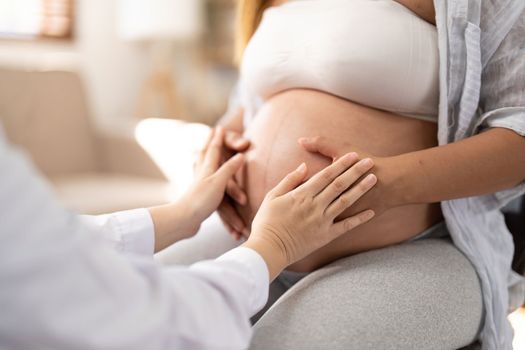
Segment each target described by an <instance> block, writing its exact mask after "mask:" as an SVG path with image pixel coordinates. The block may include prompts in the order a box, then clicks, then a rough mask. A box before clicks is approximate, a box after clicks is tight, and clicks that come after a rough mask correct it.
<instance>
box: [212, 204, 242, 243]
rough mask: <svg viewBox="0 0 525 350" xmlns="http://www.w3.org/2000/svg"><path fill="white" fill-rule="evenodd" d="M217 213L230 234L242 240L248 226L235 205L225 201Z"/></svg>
mask: <svg viewBox="0 0 525 350" xmlns="http://www.w3.org/2000/svg"><path fill="white" fill-rule="evenodd" d="M217 212H218V213H219V217H220V218H221V220H222V222H223V223H224V225H225V226H226V228H227V229H228V231H229V232H230V234H232V235H233V236H234V237H235V238H236V239H238V238H240V237H241V236H242V234H243V232H244V231H245V229H246V225H245V224H244V221H243V220H242V219H241V216H240V215H239V213H238V212H237V210H236V209H235V208H234V207H233V205H232V204H231V203H229V202H228V200H223V201H222V203H221V204H220V205H219V208H218V210H217Z"/></svg>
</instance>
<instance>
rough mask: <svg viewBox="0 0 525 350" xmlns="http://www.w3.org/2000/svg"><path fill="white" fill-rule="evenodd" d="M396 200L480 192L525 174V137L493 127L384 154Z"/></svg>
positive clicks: (420, 200) (516, 181)
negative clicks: (414, 149)
mask: <svg viewBox="0 0 525 350" xmlns="http://www.w3.org/2000/svg"><path fill="white" fill-rule="evenodd" d="M386 163H387V164H389V165H388V167H389V168H391V169H392V177H391V180H390V181H391V193H390V195H389V197H390V200H391V201H392V203H393V204H394V205H404V204H414V203H432V202H440V201H443V200H449V199H455V198H461V197H470V196H478V195H484V194H489V193H494V192H498V191H501V190H504V189H508V188H511V187H514V186H516V185H518V184H520V183H521V182H523V181H524V180H525V137H522V136H520V135H518V134H517V133H515V132H514V131H512V130H509V129H504V128H493V129H491V130H488V131H486V132H484V133H482V134H479V135H476V136H473V137H470V138H468V139H465V140H461V141H458V142H455V143H451V144H448V145H444V146H440V147H434V148H430V149H427V150H423V151H418V152H413V153H407V154H403V155H400V156H396V157H392V158H389V159H387V160H386Z"/></svg>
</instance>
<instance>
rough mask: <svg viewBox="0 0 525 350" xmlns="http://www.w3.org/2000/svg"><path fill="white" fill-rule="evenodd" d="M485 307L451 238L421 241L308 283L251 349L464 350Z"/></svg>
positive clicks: (259, 328) (360, 258) (263, 325)
mask: <svg viewBox="0 0 525 350" xmlns="http://www.w3.org/2000/svg"><path fill="white" fill-rule="evenodd" d="M482 307H483V306H482V301H481V290H480V285H479V281H478V277H477V275H476V273H475V271H474V269H473V268H472V266H471V264H470V262H469V261H468V260H467V259H466V258H465V257H464V256H463V255H462V254H461V253H460V252H459V251H458V250H457V249H456V248H455V247H454V246H453V245H452V243H451V242H450V241H449V240H448V239H426V240H420V241H415V242H410V243H405V244H401V245H397V246H392V247H388V248H384V249H380V250H374V251H370V252H366V253H362V254H358V255H355V256H352V257H348V258H344V259H341V260H339V261H336V262H334V263H332V264H331V265H328V266H326V267H324V268H321V269H320V270H317V271H315V272H313V273H311V274H310V275H308V276H306V277H305V278H304V279H302V280H301V281H300V282H298V283H297V284H296V285H295V286H293V287H292V288H291V289H290V290H288V292H287V293H285V294H284V295H283V296H282V297H281V298H280V299H279V300H278V301H277V302H276V303H275V304H274V305H273V306H272V307H271V308H270V309H269V311H268V312H266V314H265V315H264V316H263V317H262V318H261V319H260V320H259V321H258V322H257V324H256V325H255V327H254V329H255V334H254V338H253V341H252V346H251V349H254V350H259V349H261V350H262V349H264V350H266V349H272V350H279V349H287V350H294V349H301V350H307V349H359V350H363V349H418V350H419V349H457V348H461V347H463V346H466V345H468V344H470V343H471V342H472V341H473V340H474V339H475V338H476V336H477V333H478V331H479V329H480V324H481V320H482V313H483V312H482Z"/></svg>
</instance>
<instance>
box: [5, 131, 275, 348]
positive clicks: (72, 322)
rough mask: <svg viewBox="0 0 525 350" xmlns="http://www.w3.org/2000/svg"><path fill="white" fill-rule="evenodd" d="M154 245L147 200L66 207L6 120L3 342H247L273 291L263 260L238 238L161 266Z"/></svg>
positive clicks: (90, 345) (97, 344)
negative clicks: (207, 253) (225, 247)
mask: <svg viewBox="0 0 525 350" xmlns="http://www.w3.org/2000/svg"><path fill="white" fill-rule="evenodd" d="M153 246H154V235H153V223H152V220H151V217H150V216H149V213H148V211H147V210H145V209H139V210H133V211H128V212H121V213H116V214H111V215H106V216H101V217H91V218H89V217H84V218H83V219H81V220H80V219H79V217H78V216H76V215H73V214H71V213H68V212H67V211H65V210H64V209H62V208H61V206H60V205H59V204H58V203H57V201H56V200H55V199H54V197H53V194H52V192H51V190H50V188H49V186H48V185H47V184H46V183H45V182H44V181H43V180H42V179H41V178H40V177H39V176H37V175H36V172H35V170H34V168H33V167H32V165H31V164H30V162H28V161H27V160H26V158H25V157H23V156H22V155H21V153H20V152H18V151H16V150H14V149H13V148H12V147H10V146H9V145H7V144H6V142H5V141H4V138H3V134H2V132H1V128H0V348H1V349H24V350H26V349H53V350H61V349H67V350H76V349H101V350H102V349H115V350H116V349H123V350H124V349H125V350H132V349H140V350H144V349H148V350H149V349H184V350H191V349H243V348H246V347H247V346H248V344H249V340H250V337H251V332H252V331H251V327H250V322H249V317H250V316H252V315H253V314H254V313H255V312H257V311H258V310H259V309H260V308H262V306H263V305H264V304H265V302H266V300H267V296H268V283H269V281H268V270H267V267H266V264H265V263H264V260H263V259H262V258H261V257H260V256H259V255H258V254H257V253H256V252H255V251H253V250H250V249H248V248H236V249H234V250H232V251H230V252H229V253H226V254H225V255H223V256H222V257H220V258H218V259H217V260H214V261H204V262H200V263H197V264H195V265H192V266H190V267H161V266H159V265H157V264H156V263H155V262H154V260H153ZM115 249H116V250H118V251H120V253H117V252H115Z"/></svg>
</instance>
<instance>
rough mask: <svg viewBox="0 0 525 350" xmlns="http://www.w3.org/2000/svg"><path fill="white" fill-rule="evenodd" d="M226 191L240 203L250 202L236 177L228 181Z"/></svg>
mask: <svg viewBox="0 0 525 350" xmlns="http://www.w3.org/2000/svg"><path fill="white" fill-rule="evenodd" d="M235 157H237V156H235ZM235 157H234V158H235ZM234 174H235V173H234ZM232 176H233V175H232ZM226 193H227V194H228V195H229V196H230V197H231V198H232V199H233V200H234V201H236V202H237V203H239V204H240V205H246V203H248V197H247V196H246V193H245V192H244V190H243V189H242V188H241V186H240V185H239V184H238V183H237V182H236V181H235V179H230V180H229V181H228V184H227V185H226Z"/></svg>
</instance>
